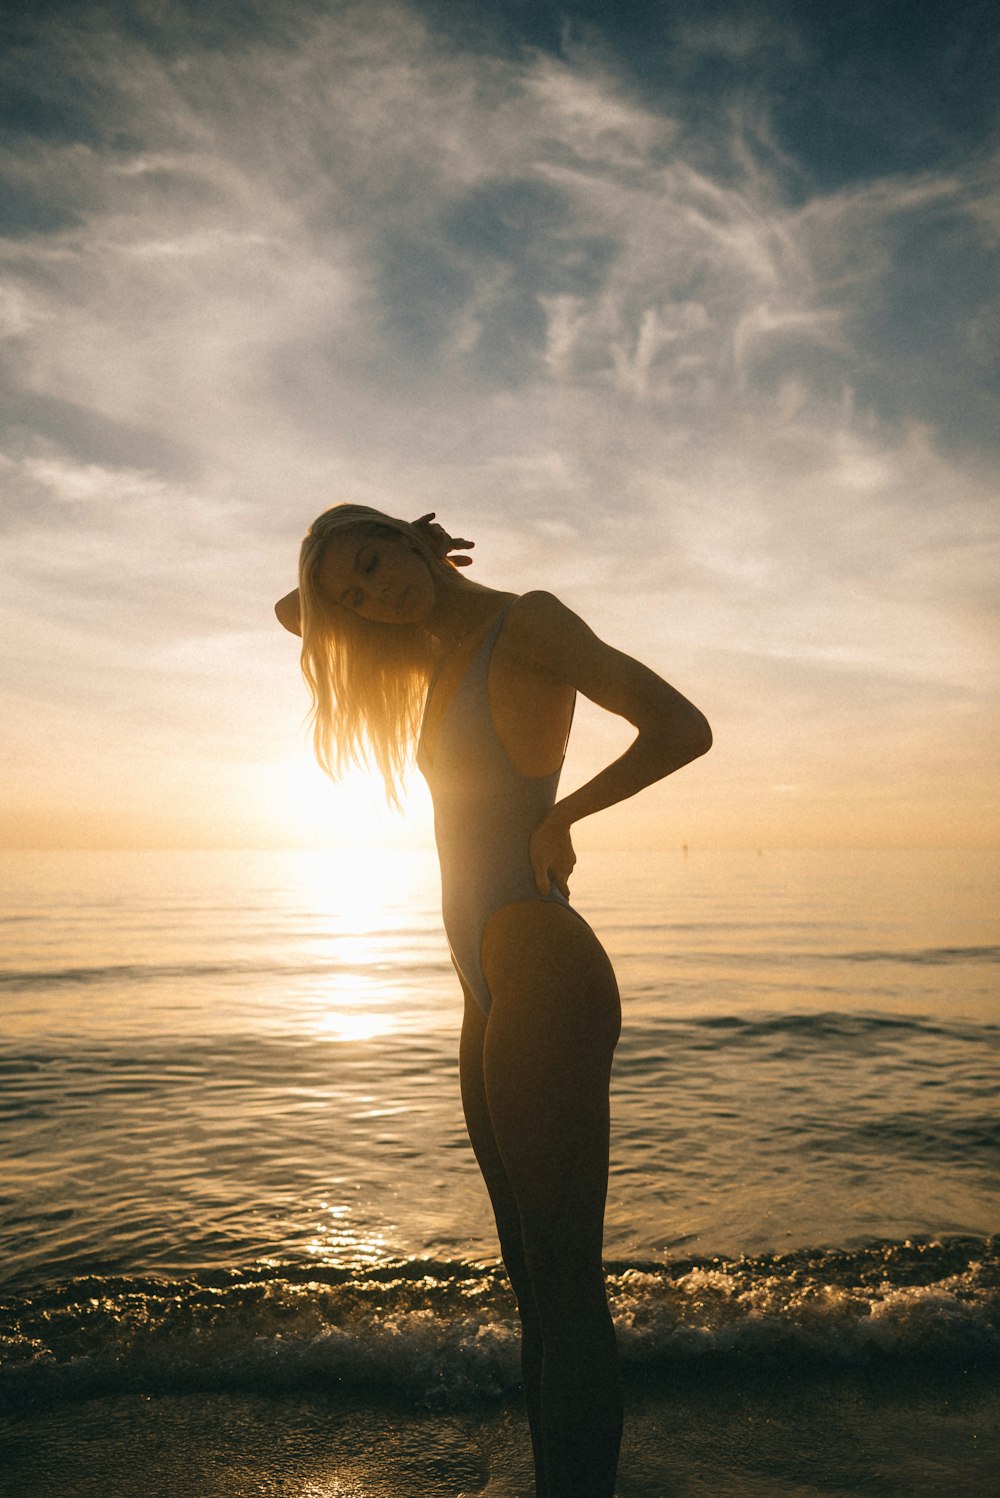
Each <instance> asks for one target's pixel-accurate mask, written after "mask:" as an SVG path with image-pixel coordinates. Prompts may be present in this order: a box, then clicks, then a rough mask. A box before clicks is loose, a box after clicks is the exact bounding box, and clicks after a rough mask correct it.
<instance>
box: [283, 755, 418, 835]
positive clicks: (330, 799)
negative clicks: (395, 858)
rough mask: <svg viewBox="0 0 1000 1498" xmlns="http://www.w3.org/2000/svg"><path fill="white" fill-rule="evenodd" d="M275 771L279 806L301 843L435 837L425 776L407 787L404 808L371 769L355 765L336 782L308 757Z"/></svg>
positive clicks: (291, 762)
mask: <svg viewBox="0 0 1000 1498" xmlns="http://www.w3.org/2000/svg"><path fill="white" fill-rule="evenodd" d="M275 775H276V787H275V795H274V806H275V810H276V811H277V812H278V814H279V816H280V818H281V821H282V823H283V825H284V826H285V827H286V828H287V829H288V835H289V837H290V838H291V839H292V840H293V841H295V842H296V843H311V844H316V843H321V844H322V845H323V846H324V847H328V848H358V849H361V848H386V847H388V848H392V847H396V848H399V847H414V846H420V845H426V844H428V843H429V842H430V841H431V838H432V835H433V833H432V828H433V822H432V813H431V807H430V796H429V794H428V791H427V787H426V786H425V785H424V783H423V781H422V780H421V779H420V777H419V775H416V774H414V775H412V776H411V777H410V779H409V780H408V782H407V784H406V785H405V786H404V789H403V798H402V799H403V806H402V810H401V811H398V812H397V811H394V810H393V809H392V807H390V806H389V805H388V804H387V802H386V799H385V791H384V789H383V787H382V782H381V779H380V778H379V777H378V776H377V775H375V774H372V773H371V772H370V771H368V770H362V769H358V768H352V769H350V770H349V771H348V772H347V774H346V775H345V776H344V777H343V779H342V780H339V781H334V780H331V779H330V777H329V776H328V775H324V773H323V771H322V770H321V769H320V768H319V766H318V765H317V764H316V763H315V761H313V760H312V759H308V758H302V759H295V760H288V761H285V762H284V763H283V764H281V765H278V766H276V767H275Z"/></svg>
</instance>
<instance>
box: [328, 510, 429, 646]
mask: <svg viewBox="0 0 1000 1498" xmlns="http://www.w3.org/2000/svg"><path fill="white" fill-rule="evenodd" d="M317 581H318V583H319V586H320V588H321V589H322V591H323V592H324V593H325V594H326V596H327V597H328V598H332V599H334V601H335V602H337V603H339V604H342V605H343V607H344V608H348V609H350V610H351V612H352V613H354V614H359V615H360V616H361V618H362V619H371V620H373V621H375V622H377V623H379V624H423V623H424V621H425V620H426V619H427V618H428V617H429V615H430V612H431V610H432V609H433V607H434V601H435V597H436V594H435V590H434V579H433V578H432V577H431V571H430V568H429V567H428V565H427V563H426V562H425V561H424V559H423V557H422V556H421V555H420V553H419V552H418V551H416V550H414V548H413V547H412V546H411V545H410V544H409V542H408V541H407V540H406V539H405V537H404V536H363V535H362V536H359V535H356V534H355V535H352V534H351V532H350V531H346V532H345V533H344V534H343V535H340V536H334V538H333V539H332V540H331V541H330V543H329V545H328V546H327V548H326V551H325V553H324V555H323V560H322V562H321V563H320V567H319V573H318V576H317Z"/></svg>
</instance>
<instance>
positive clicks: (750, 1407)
mask: <svg viewBox="0 0 1000 1498" xmlns="http://www.w3.org/2000/svg"><path fill="white" fill-rule="evenodd" d="M627 1410H628V1415H627V1427H626V1439H625V1445H624V1448H623V1452H622V1462H621V1474H620V1480H619V1484H618V1490H617V1491H618V1495H619V1498H863V1495H873V1498H874V1495H878V1498H889V1495H898V1498H904V1495H905V1498H987V1495H990V1494H993V1493H997V1492H1000V1479H998V1476H997V1474H998V1472H1000V1374H998V1372H997V1371H996V1370H995V1369H994V1370H992V1371H990V1372H987V1373H984V1372H983V1371H982V1370H979V1371H975V1370H969V1371H966V1372H955V1371H950V1372H948V1373H947V1374H946V1375H945V1376H943V1377H942V1376H938V1375H934V1376H932V1375H931V1374H930V1373H928V1371H927V1370H926V1368H924V1369H923V1370H921V1371H920V1372H912V1373H905V1372H901V1371H900V1370H898V1369H896V1370H894V1371H892V1372H891V1373H887V1372H886V1371H885V1370H874V1369H873V1370H869V1371H866V1372H864V1373H860V1374H859V1373H858V1372H856V1371H855V1372H852V1373H849V1374H848V1373H843V1374H836V1375H830V1374H826V1375H823V1376H821V1377H819V1378H817V1377H816V1376H815V1375H813V1376H808V1375H807V1376H803V1374H802V1370H798V1371H797V1372H789V1373H788V1374H787V1375H784V1376H782V1375H780V1374H779V1375H777V1376H775V1374H774V1373H773V1372H771V1373H768V1374H767V1376H766V1377H764V1378H762V1377H761V1371H760V1369H751V1368H747V1369H745V1370H742V1371H739V1370H738V1371H735V1372H730V1373H727V1374H725V1375H723V1376H722V1377H721V1378H720V1376H719V1374H718V1372H717V1371H716V1372H714V1373H708V1372H701V1371H697V1370H696V1371H694V1372H693V1373H685V1374H683V1375H680V1374H678V1375H677V1377H676V1382H675V1386H674V1387H669V1386H667V1385H665V1384H664V1383H662V1382H661V1383H660V1384H659V1385H658V1386H657V1387H656V1388H645V1389H642V1388H636V1387H631V1388H630V1389H629V1390H628V1391H627ZM527 1450H528V1443H527V1429H526V1426H525V1424H524V1419H523V1415H522V1413H521V1411H520V1410H519V1409H517V1408H497V1407H496V1406H495V1405H490V1406H484V1407H482V1408H480V1409H475V1410H470V1409H463V1410H460V1411H430V1410H423V1411H419V1412H417V1411H414V1410H413V1409H412V1408H403V1407H400V1406H399V1405H397V1404H394V1403H393V1402H392V1401H390V1400H386V1401H384V1402H378V1403H373V1402H371V1401H369V1402H366V1403H361V1402H359V1401H348V1400H344V1399H343V1398H341V1397H339V1396H338V1395H337V1394H336V1393H331V1392H326V1391H324V1392H322V1393H317V1394H315V1395H313V1396H302V1395H301V1394H300V1395H297V1396H295V1397H289V1396H287V1395H284V1396H281V1397H275V1398H273V1399H272V1398H267V1397H263V1396H261V1395H259V1394H253V1395H251V1394H248V1395H234V1394H225V1395H220V1394H213V1393H205V1394H200V1393H187V1394H170V1395H159V1396H146V1395H135V1396H131V1397H125V1398H122V1397H120V1396H114V1397H110V1396H109V1397H105V1398H101V1397H97V1398H91V1399H87V1400H81V1401H80V1402H78V1403H74V1402H62V1403H60V1404H59V1405H57V1406H54V1407H52V1408H49V1409H45V1410H40V1409H30V1408H25V1409H22V1410H20V1411H19V1412H17V1413H16V1414H14V1415H11V1416H8V1417H7V1418H6V1419H5V1420H4V1422H3V1425H2V1437H0V1456H2V1464H0V1474H2V1475H0V1491H2V1493H3V1494H4V1495H5V1498H53V1495H64V1498H250V1495H255V1498H256V1495H261V1498H263V1495H267V1498H271V1495H275V1498H277V1495H281V1498H285V1495H287V1498H292V1495H295V1498H445V1495H448V1498H456V1495H459V1494H466V1495H470V1498H471V1495H473V1494H477V1495H483V1498H529V1495H530V1494H531V1492H532V1483H531V1475H530V1467H529V1463H528V1457H527Z"/></svg>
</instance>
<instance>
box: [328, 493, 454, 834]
mask: <svg viewBox="0 0 1000 1498" xmlns="http://www.w3.org/2000/svg"><path fill="white" fill-rule="evenodd" d="M351 534H353V535H357V536H359V537H360V536H382V537H398V536H404V537H405V538H406V540H407V541H408V542H409V543H410V544H411V545H412V546H413V548H414V550H415V551H416V552H417V553H418V554H419V555H420V556H421V557H423V559H424V561H425V562H426V563H427V565H428V567H429V568H430V571H431V575H432V577H433V578H434V582H435V585H436V586H444V587H453V586H454V585H455V579H456V569H455V568H454V567H453V566H452V564H451V563H450V562H448V561H442V560H441V559H440V558H439V557H438V556H436V555H435V553H434V552H433V551H432V550H431V547H430V545H429V544H428V542H427V541H426V539H425V538H424V537H423V536H422V535H421V533H420V532H419V530H417V529H416V527H415V526H413V525H410V524H408V523H407V521H405V520H395V519H393V517H392V516H391V515H383V514H382V513H381V511H379V510H372V509H369V507H368V506H367V505H353V504H342V505H334V506H333V508H332V509H330V510H325V511H324V512H323V514H322V515H320V516H319V517H318V519H316V520H314V521H313V523H312V525H311V526H310V527H309V529H308V531H307V532H306V534H305V537H304V538H303V541H302V548H301V550H300V552H299V609H300V615H301V629H302V656H301V664H302V675H303V676H304V677H305V680H306V685H307V686H308V688H309V693H310V696H311V697H312V707H311V709H310V712H309V716H308V721H309V723H310V724H311V728H312V741H313V748H314V750H315V753H316V758H317V759H318V760H319V763H320V764H321V765H322V767H323V769H324V770H325V771H326V772H327V774H328V775H330V776H332V777H333V778H334V779H338V778H339V777H340V776H341V775H343V774H344V772H345V770H347V769H348V768H349V767H350V766H351V765H352V764H355V765H356V764H367V765H369V766H371V767H372V768H377V769H378V770H379V772H380V773H381V775H382V779H383V780H384V782H385V793H386V798H387V800H388V801H389V803H390V805H393V806H396V807H398V806H399V804H400V802H399V790H400V780H401V778H402V774H403V771H404V769H405V767H406V765H407V763H408V761H409V759H410V756H411V753H412V751H413V749H414V748H415V746H416V740H417V735H418V733H419V731H420V720H421V715H422V713H423V704H424V698H425V697H426V694H427V684H428V682H429V680H430V676H431V672H432V669H433V653H432V645H431V639H430V636H429V635H428V634H427V632H426V630H424V629H422V628H421V627H420V626H419V625H416V624H382V623H378V622H376V621H374V620H370V619H362V618H360V617H359V615H357V614H355V613H353V612H352V611H351V610H350V609H349V608H346V607H345V606H344V605H343V604H340V603H338V602H337V601H336V600H335V599H331V598H329V597H328V596H327V595H326V594H325V593H324V592H323V591H322V590H321V588H320V586H319V581H318V577H319V570H320V567H321V565H322V562H323V559H324V556H325V554H326V549H327V546H328V544H329V542H330V541H331V540H332V538H333V537H334V536H343V535H351Z"/></svg>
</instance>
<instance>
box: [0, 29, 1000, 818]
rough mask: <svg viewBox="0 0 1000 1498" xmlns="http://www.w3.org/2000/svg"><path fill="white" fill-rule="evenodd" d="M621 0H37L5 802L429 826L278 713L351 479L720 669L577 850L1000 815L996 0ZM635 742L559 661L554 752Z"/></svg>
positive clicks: (12, 170)
mask: <svg viewBox="0 0 1000 1498" xmlns="http://www.w3.org/2000/svg"><path fill="white" fill-rule="evenodd" d="M667 9H669V10H670V16H669V18H668V17H667V15H666V11H667ZM612 10H613V8H609V7H596V8H595V7H594V6H593V5H591V4H577V5H574V4H573V3H572V0H571V3H570V4H568V5H561V6H558V7H555V6H550V5H548V4H546V3H540V4H538V5H537V6H533V7H521V6H516V5H512V4H506V3H500V0H497V3H495V4H486V5H477V6H472V5H469V6H466V5H464V4H455V5H453V6H451V7H447V6H445V7H442V6H440V5H436V4H433V3H427V4H416V3H414V4H403V3H400V4H394V3H382V0H365V3H364V4H361V3H357V4H342V5H338V6H335V7H318V6H314V5H312V4H309V3H306V0H301V3H299V0H289V3H282V4H272V5H269V6H266V7H260V8H258V7H255V6H253V5H245V6H238V7H237V6H234V7H229V6H226V5H218V6H215V7H213V6H208V7H207V8H206V7H204V6H200V7H196V6H194V5H184V4H168V5H164V6H161V7H157V8H156V10H155V11H152V10H150V9H149V8H148V7H142V6H139V5H132V6H120V7H115V6H114V5H112V6H102V7H94V8H93V9H92V10H91V9H88V7H87V6H86V5H82V6H78V7H67V8H62V7H59V6H51V7H50V6H40V7H33V8H32V10H31V15H30V16H29V15H27V14H25V16H24V18H23V19H22V20H21V21H20V22H18V23H16V24H15V23H13V22H11V23H9V24H8V30H9V31H11V35H12V41H11V45H9V46H8V47H6V48H5V50H4V61H3V63H2V65H0V66H2V67H3V69H5V70H6V76H4V77H0V94H2V96H3V98H4V99H5V101H6V102H5V104H4V110H5V112H6V119H5V125H4V133H3V135H2V148H0V170H2V176H3V180H4V184H5V186H4V191H3V192H2V193H0V231H2V233H3V239H2V241H0V244H2V256H3V263H2V277H0V337H2V351H3V356H4V364H3V371H4V372H3V381H4V399H3V412H4V414H3V417H2V423H0V494H2V507H3V508H2V513H3V520H2V525H3V537H2V542H3V554H2V567H3V587H2V590H0V612H2V625H3V632H2V646H0V648H2V652H3V669H2V682H0V766H2V771H3V790H2V807H0V809H2V818H0V823H2V840H3V844H4V845H6V846H8V847H18V846H56V847H59V846H67V847H74V846H105V847H116V846H188V845H191V846H256V845H266V846H289V845H330V846H334V847H336V846H340V845H347V846H352V847H357V846H364V845H366V844H367V843H373V842H374V843H380V842H389V843H392V842H409V843H418V844H423V843H427V842H429V840H430V816H429V809H428V805H427V797H426V793H425V791H424V789H423V787H422V786H420V785H415V788H414V792H413V797H412V803H411V808H410V815H409V817H408V818H407V819H406V820H405V821H404V822H401V821H399V820H398V819H394V818H392V817H391V816H390V815H389V814H388V813H387V812H386V811H385V809H384V806H383V805H382V804H381V800H380V793H379V791H378V788H377V786H372V785H371V784H370V783H368V782H366V781H365V780H364V779H363V778H362V777H357V778H355V779H354V780H352V782H351V783H350V784H349V785H348V786H347V787H344V788H340V789H338V790H335V789H333V788H332V787H330V786H329V784H328V783H327V782H325V781H324V780H323V778H322V777H321V776H320V775H319V772H318V771H316V770H314V768H313V767H312V766H311V764H310V761H309V754H308V750H307V747H306V743H305V739H304V736H303V734H302V733H301V730H300V725H301V720H302V716H303V713H304V711H305V708H306V698H305V694H304V689H303V688H302V686H301V684H300V681H299V679H298V671H297V651H296V644H295V641H294V640H293V639H292V638H291V637H290V636H288V635H286V634H284V632H283V631H281V630H280V628H279V627H278V626H277V625H276V623H275V622H274V620H273V616H272V613H271V608H272V604H273V602H274V600H275V599H276V598H277V597H278V596H279V595H280V594H282V593H284V592H285V591H287V589H288V588H289V587H291V586H292V585H293V582H294V568H295V558H296V551H297V545H298V540H299V537H300V536H301V533H302V531H303V530H304V528H305V526H306V525H307V524H308V522H309V521H310V520H311V519H312V517H313V516H314V514H316V513H317V512H318V511H319V510H321V509H323V508H325V507H326V506H327V505H329V504H331V503H334V502H336V501H338V500H342V499H353V500H358V501H361V502H363V503H367V504H372V505H376V506H380V507H383V508H385V509H387V510H389V511H390V512H392V513H395V514H401V515H403V516H407V517H414V516H416V515H418V514H420V513H421V512H423V511H426V510H432V509H433V510H436V511H437V512H438V514H439V516H440V518H441V519H442V521H443V522H444V523H445V524H446V525H448V526H450V527H452V528H453V529H455V530H457V531H459V532H460V533H462V534H465V535H470V536H474V537H475V538H476V540H477V550H476V566H475V574H474V575H476V576H478V577H479V578H480V579H481V580H483V581H484V582H487V583H490V584H494V585H496V586H498V587H501V588H508V589H512V590H514V591H524V590H526V589H528V588H534V587H546V588H549V589H550V590H551V591H553V592H556V593H558V594H559V595H560V596H561V597H562V598H563V599H564V600H565V601H566V602H567V603H568V604H570V605H571V606H572V607H575V608H576V609H577V610H578V611H579V612H580V613H582V614H583V615H584V617H585V618H587V619H588V621H589V622H590V623H591V624H592V625H593V627H594V628H595V629H596V630H597V631H598V633H600V634H601V635H603V636H604V637H605V638H606V639H608V640H609V641H610V642H611V643H613V644H614V645H616V646H618V647H620V648H622V649H624V650H626V651H629V652H630V653H632V654H635V655H637V656H639V657H640V658H641V659H643V660H645V661H647V662H648V663H649V664H650V665H651V666H653V667H654V668H655V669H657V670H658V671H660V672H661V673H662V674H663V675H664V676H666V677H667V678H668V679H669V680H670V681H672V682H673V683H674V684H675V685H676V686H678V687H679V688H680V689H681V690H682V691H684V692H685V693H686V694H688V695H689V696H690V697H692V698H693V700H694V701H695V702H697V703H698V704H699V706H701V707H702V708H703V709H704V711H705V712H706V713H707V715H708V717H709V719H710V720H711V722H712V725H713V727H714V730H715V738H716V743H715V748H714V749H713V751H712V754H711V755H710V756H709V757H708V758H707V759H704V760H700V761H698V762H697V763H696V764H695V765H693V766H690V767H689V768H688V769H686V770H684V771H682V772H681V773H680V774H679V775H678V776H677V777H676V778H675V779H673V780H671V781H668V782H666V783H665V784H664V785H662V786H660V787H657V788H655V789H653V790H651V791H649V792H647V793H646V794H645V795H644V796H643V797H641V798H639V800H637V801H636V802H634V803H631V804H629V805H627V806H624V807H621V808H617V809H615V810H613V811H611V812H608V813H606V814H605V815H604V816H602V817H601V818H599V819H596V820H595V821H594V823H593V824H592V825H588V826H586V827H585V828H583V829H581V832H580V838H579V841H580V842H581V843H582V844H583V845H584V846H586V845H587V844H590V845H592V846H595V847H597V846H602V845H604V846H620V845H625V846H628V845H630V844H638V845H641V846H644V847H657V846H665V847H677V846H679V845H681V844H682V843H687V844H688V845H690V846H692V847H699V846H733V847H742V846H762V847H765V846H766V847H772V846H817V845H818V846H877V845H888V846H911V845H913V846H917V845H923V846H928V845H929V846H934V845H962V844H970V845H971V844H995V843H996V842H997V841H998V817H997V811H998V797H997V759H998V756H997V748H996V746H997V742H998V729H1000V723H998V714H997V710H996V685H997V654H998V652H997V629H996V599H997V597H998V582H1000V578H998V568H997V531H998V526H997V447H998V440H1000V409H998V407H1000V402H998V399H997V392H998V369H997V352H996V351H997V347H998V344H1000V339H998V334H1000V296H998V286H997V279H996V270H995V251H996V246H997V242H998V236H1000V191H998V177H997V171H996V153H995V140H996V104H995V101H994V96H995V90H994V89H993V88H992V87H991V85H990V76H989V69H988V68H987V66H986V64H985V63H984V62H982V61H981V59H982V56H983V53H982V49H981V46H980V39H979V38H978V37H977V32H976V25H977V24H978V23H977V22H976V21H975V19H974V18H975V16H976V15H981V11H977V10H976V8H975V7H968V8H965V7H963V6H962V5H959V6H958V7H957V8H956V7H955V6H949V7H948V17H949V18H950V19H949V21H948V25H947V29H946V31H945V30H942V26H943V24H944V23H943V21H941V19H940V17H939V16H938V12H937V10H935V8H934V7H928V8H922V7H917V8H912V7H910V8H908V9H907V10H906V13H905V16H904V15H903V13H902V12H900V17H901V19H900V25H899V30H898V31H897V30H894V27H893V24H891V23H887V24H886V25H885V26H883V27H882V28H881V30H877V31H876V30H874V29H872V27H871V26H870V25H869V22H868V20H866V17H867V16H869V14H871V13H870V12H869V11H868V9H867V8H864V7H862V8H857V7H851V6H847V7H846V8H844V14H843V16H841V14H840V9H839V8H838V11H837V14H836V15H831V14H830V13H829V7H828V6H826V5H823V6H820V5H818V4H817V5H816V6H813V5H811V4H805V5H799V6H788V5H777V4H774V5H764V6H756V7H746V6H739V5H735V4H731V5H720V6H718V7H715V8H714V9H713V10H712V11H711V15H712V17H713V19H711V20H706V19H705V18H704V17H705V15H706V14H708V12H705V11H704V9H703V8H701V7H698V6H695V5H693V4H692V5H689V6H684V5H680V6H678V7H671V8H665V7H663V6H661V5H654V4H652V3H650V4H648V5H646V4H637V5H635V6H634V7H632V8H631V13H630V19H629V22H628V24H627V25H625V24H623V23H621V22H619V21H617V20H615V19H614V17H612V16H611V14H610V13H611V11H612ZM529 13H530V14H529ZM892 14H895V12H894V11H893V12H892ZM615 15H617V12H615ZM940 16H941V17H943V16H944V11H943V10H941V12H940ZM966 16H968V17H969V20H968V21H967V22H966V20H965V17H966ZM904 22H905V24H904ZM991 143H992V144H991ZM627 740H628V731H627V728H625V727H624V726H623V725H622V724H620V723H617V722H614V721H611V720H607V719H606V718H605V717H603V716H602V715H601V714H599V713H598V712H596V710H590V709H588V708H586V707H584V708H582V709H581V711H580V712H579V714H578V721H577V728H576V734H575V739H574V744H573V747H572V752H571V758H570V763H569V765H568V769H567V779H566V781H565V784H567V785H571V784H573V783H574V782H575V781H576V779H578V778H579V776H581V775H583V774H585V773H587V771H588V769H589V768H593V767H596V766H597V765H598V764H599V763H600V762H601V759H602V757H606V756H608V755H611V754H614V753H617V752H619V750H620V749H621V748H622V747H624V745H625V743H626V742H627Z"/></svg>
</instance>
